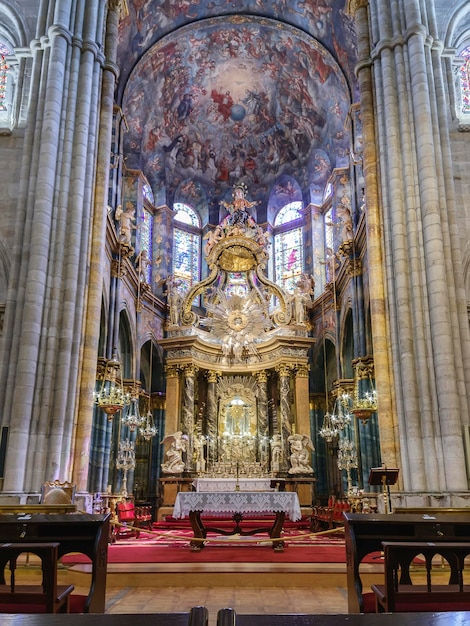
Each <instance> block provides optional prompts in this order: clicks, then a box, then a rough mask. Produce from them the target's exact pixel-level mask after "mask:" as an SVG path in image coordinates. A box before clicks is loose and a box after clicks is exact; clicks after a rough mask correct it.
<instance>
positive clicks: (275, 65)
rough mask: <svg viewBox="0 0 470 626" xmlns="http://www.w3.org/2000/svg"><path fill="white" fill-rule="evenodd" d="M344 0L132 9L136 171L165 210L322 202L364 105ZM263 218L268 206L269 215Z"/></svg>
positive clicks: (124, 41)
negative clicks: (353, 118)
mask: <svg viewBox="0 0 470 626" xmlns="http://www.w3.org/2000/svg"><path fill="white" fill-rule="evenodd" d="M345 4H346V2H345V0H305V1H302V0H296V1H294V2H292V1H289V0H279V1H272V2H264V1H259V0H258V1H257V2H246V1H244V0H233V1H232V2H227V0H200V1H191V2H190V1H189V0H164V1H162V0H131V1H130V3H129V15H128V16H127V17H126V18H125V19H124V20H123V22H122V23H121V27H120V44H119V51H118V54H119V66H120V70H121V75H120V81H119V87H118V99H119V102H120V103H121V105H122V109H123V113H124V115H125V117H126V121H127V125H128V132H126V133H125V139H124V156H125V158H126V166H127V167H128V168H130V169H138V170H141V171H142V172H143V173H144V174H145V176H146V177H147V179H148V181H149V183H150V185H151V187H152V189H153V192H154V195H155V202H156V204H170V203H171V202H173V201H184V202H189V203H190V204H192V205H193V206H195V207H198V206H200V207H203V206H206V207H211V205H212V204H214V205H215V204H218V202H219V200H220V198H221V197H224V196H225V195H228V194H229V193H230V191H231V188H232V185H233V183H234V182H236V181H244V182H245V183H246V184H247V186H248V189H249V193H250V197H251V198H252V199H256V200H259V201H260V205H261V206H262V207H263V208H264V210H266V209H267V207H268V205H269V207H270V209H273V208H276V206H277V205H279V206H282V205H284V204H286V202H287V201H289V200H301V199H302V200H304V201H305V202H315V203H317V204H320V203H321V200H322V197H323V193H324V190H325V186H326V183H327V180H328V178H329V176H330V174H331V172H332V170H333V169H334V168H341V167H345V166H347V164H348V155H349V151H350V135H349V130H348V123H347V119H348V112H349V110H350V106H351V104H352V103H354V102H356V101H357V99H358V98H357V89H356V85H355V82H354V73H353V68H354V63H355V51H356V47H355V35H354V28H353V22H352V18H351V17H350V16H349V15H348V14H347V12H346V10H345ZM262 210H263V209H261V212H262Z"/></svg>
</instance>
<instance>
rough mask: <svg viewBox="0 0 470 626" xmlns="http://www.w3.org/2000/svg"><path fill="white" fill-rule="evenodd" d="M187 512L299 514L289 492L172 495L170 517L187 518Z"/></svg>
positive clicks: (295, 518) (295, 516)
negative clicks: (172, 503)
mask: <svg viewBox="0 0 470 626" xmlns="http://www.w3.org/2000/svg"><path fill="white" fill-rule="evenodd" d="M191 511H200V512H202V513H206V514H207V513H208V514H210V515H214V516H215V517H225V516H226V515H227V514H228V513H229V514H235V513H247V514H250V513H258V514H260V515H266V514H269V513H278V512H284V513H286V515H288V516H289V518H290V519H291V520H292V521H293V522H296V521H298V520H300V518H301V517H302V514H301V511H300V503H299V498H298V496H297V494H296V493H294V492H290V491H263V492H260V491H252V492H250V491H225V492H218V493H212V492H206V491H187V492H186V491H180V492H179V493H178V494H177V496H176V501H175V507H174V510H173V517H176V518H182V517H187V516H188V515H189V513H190V512H191Z"/></svg>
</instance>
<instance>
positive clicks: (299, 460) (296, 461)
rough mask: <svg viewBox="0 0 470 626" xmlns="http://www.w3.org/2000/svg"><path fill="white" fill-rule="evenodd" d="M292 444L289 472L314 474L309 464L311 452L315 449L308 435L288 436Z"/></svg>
mask: <svg viewBox="0 0 470 626" xmlns="http://www.w3.org/2000/svg"><path fill="white" fill-rule="evenodd" d="M287 441H288V442H289V445H290V452H291V454H290V464H291V466H290V467H289V474H313V468H312V467H311V465H310V464H309V460H310V453H311V452H313V451H314V450H315V448H314V447H313V443H312V440H311V439H310V437H309V436H308V435H297V434H296V435H290V436H289V437H288V438H287Z"/></svg>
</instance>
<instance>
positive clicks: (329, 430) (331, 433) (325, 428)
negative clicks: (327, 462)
mask: <svg viewBox="0 0 470 626" xmlns="http://www.w3.org/2000/svg"><path fill="white" fill-rule="evenodd" d="M319 435H320V437H323V439H325V440H326V441H327V442H328V443H332V442H333V441H336V439H337V438H338V437H339V429H338V427H337V426H336V424H335V422H334V420H333V416H332V415H331V413H329V412H328V411H327V412H326V413H325V415H324V416H323V424H322V427H321V428H320V430H319Z"/></svg>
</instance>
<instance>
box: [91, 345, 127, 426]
mask: <svg viewBox="0 0 470 626" xmlns="http://www.w3.org/2000/svg"><path fill="white" fill-rule="evenodd" d="M99 379H100V386H99V389H98V390H96V391H95V392H94V394H93V395H94V402H95V404H97V405H98V406H99V407H100V409H101V410H102V411H104V412H105V413H106V415H107V416H108V419H109V420H112V419H113V417H114V416H115V415H116V413H117V412H118V411H121V410H122V409H123V408H124V407H125V406H128V405H129V404H130V401H131V398H130V394H129V393H128V392H126V391H125V390H124V385H123V382H122V372H121V363H120V361H119V359H118V358H117V355H116V353H114V354H113V356H112V358H111V359H109V360H108V361H106V362H105V365H104V368H103V371H102V374H100V375H99Z"/></svg>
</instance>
